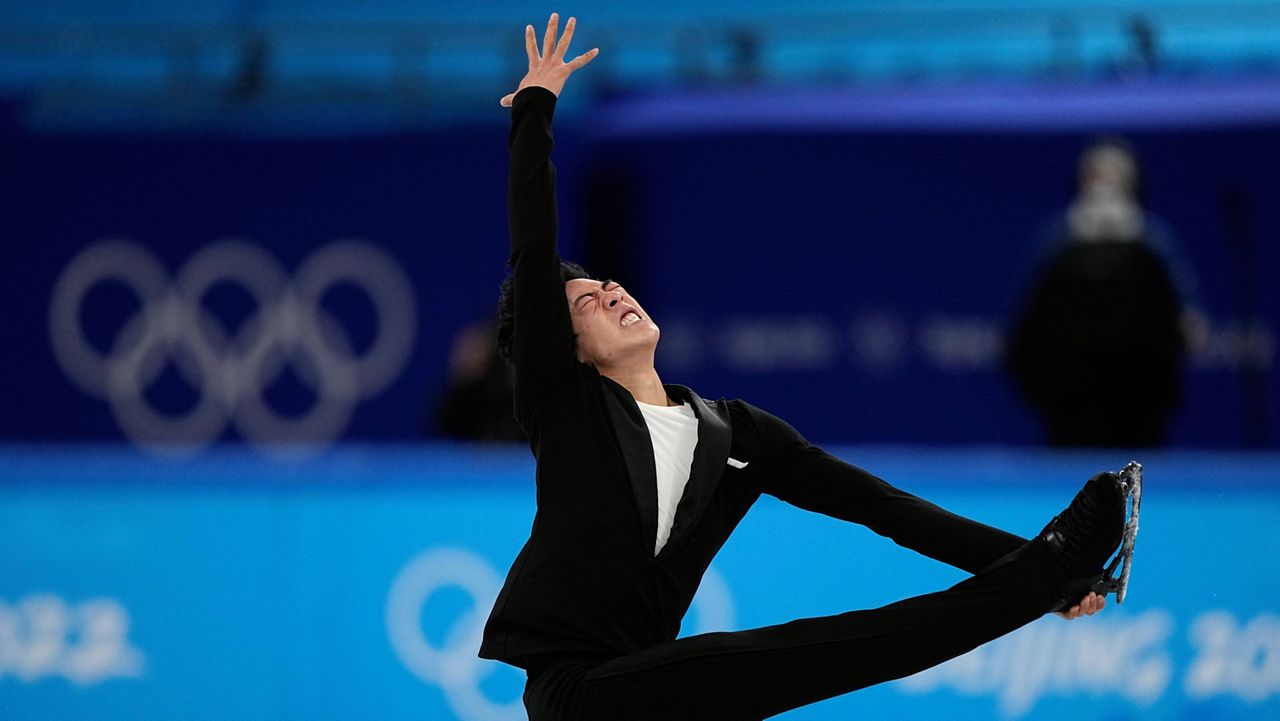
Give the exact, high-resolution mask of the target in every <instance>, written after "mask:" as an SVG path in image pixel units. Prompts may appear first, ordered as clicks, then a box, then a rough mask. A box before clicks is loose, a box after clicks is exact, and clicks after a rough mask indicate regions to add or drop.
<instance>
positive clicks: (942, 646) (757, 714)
mask: <svg viewBox="0 0 1280 721" xmlns="http://www.w3.org/2000/svg"><path fill="white" fill-rule="evenodd" d="M1066 583H1067V579H1066V577H1065V575H1064V574H1063V571H1062V566H1061V564H1060V563H1059V561H1058V560H1057V557H1056V555H1055V554H1054V553H1053V551H1052V550H1051V549H1050V548H1049V546H1048V545H1047V544H1046V543H1044V542H1043V541H1039V540H1036V541H1032V542H1030V543H1028V544H1027V545H1025V546H1023V547H1022V548H1020V549H1019V550H1017V551H1015V552H1014V553H1011V554H1009V555H1008V556H1006V557H1004V558H1003V559H1001V560H999V561H997V562H996V563H995V564H993V565H992V566H991V567H990V568H988V569H986V570H984V571H983V572H982V573H979V574H978V575H976V576H974V577H972V578H969V579H967V580H965V581H963V582H961V583H959V584H957V585H956V586H954V587H952V588H950V589H948V590H946V591H942V592H939V593H932V594H928V595H925V596H918V597H915V598H910V599H907V600H904V601H900V602H898V603H894V604H892V605H889V606H885V607H883V608H879V609H874V610H868V611H854V612H851V613H844V614H840V615H836V616H827V617H822V618H811V619H803V620H799V621H793V622H790V623H786V624H782V625H779V626H770V627H766V628H760V629H755V630H750V631H740V632H736V633H714V634H705V635H701V636H694V637H690V638H686V639H680V640H677V641H674V642H671V643H668V644H663V645H661V646H657V647H654V648H652V649H648V650H646V651H642V652H640V653H637V654H632V655H629V656H624V657H621V658H617V659H613V660H611V661H609V662H607V663H604V664H602V665H599V666H596V667H593V668H590V669H577V670H576V672H575V675H576V676H579V677H580V681H579V680H578V679H574V681H573V682H572V683H571V684H569V685H570V686H573V687H576V688H574V689H572V691H573V692H572V693H565V695H564V698H563V699H562V701H567V704H566V705H567V706H576V707H578V712H577V713H574V712H573V710H572V709H570V708H564V711H567V712H568V713H566V714H564V715H563V718H565V719H575V718H576V719H579V720H580V721H596V720H600V721H604V720H605V719H610V720H612V719H618V720H619V721H623V720H626V719H637V720H640V719H644V720H645V721H651V720H652V719H657V718H691V719H698V720H699V721H712V720H715V719H720V720H723V721H738V720H742V721H746V720H749V719H762V718H765V717H768V716H772V715H774V714H778V713H781V712H783V711H786V710H788V709H793V708H797V707H799V706H803V705H805V704H809V703H813V702H815V701H819V700H822V699H825V698H830V697H833V696H837V695H840V694H843V693H847V692H849V691H853V690H856V689H859V688H863V687H865V686H869V685H872V684H876V683H881V682H883V681H888V680H891V679H896V678H901V677H903V676H907V675H910V674H913V673H915V672H917V671H920V670H923V669H925V668H929V667H931V666H934V665H936V664H938V663H941V662H943V661H945V660H947V659H949V658H952V657H955V656H958V655H960V654H962V653H965V652H966V651H969V650H971V649H973V648H975V647H977V646H979V645H981V644H983V643H985V642H987V641H990V640H992V639H994V638H996V637H998V636H1001V635H1003V634H1005V633H1008V632H1009V631H1012V630H1014V629H1016V628H1018V627H1020V626H1022V625H1024V624H1026V623H1029V622H1031V621H1033V620H1035V619H1036V618H1039V617H1040V616H1041V615H1043V614H1044V613H1045V612H1046V611H1048V610H1049V608H1050V607H1052V606H1053V605H1054V603H1055V602H1056V601H1057V600H1058V599H1059V598H1060V597H1061V595H1062V594H1063V593H1064V588H1065V586H1066ZM565 690H566V691H568V689H565ZM537 693H538V691H537V690H536V689H535V690H534V694H533V695H534V696H535V697H536V696H537ZM575 697H576V698H575ZM533 700H534V701H535V703H536V702H537V700H538V699H536V698H535V699H533ZM531 719H533V720H534V721H539V719H538V718H537V716H536V715H535V714H533V713H531Z"/></svg>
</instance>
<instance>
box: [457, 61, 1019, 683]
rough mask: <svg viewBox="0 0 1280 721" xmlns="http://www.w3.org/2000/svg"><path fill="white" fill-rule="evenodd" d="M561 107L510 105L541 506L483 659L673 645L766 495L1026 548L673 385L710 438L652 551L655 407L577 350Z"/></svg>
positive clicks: (976, 553)
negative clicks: (558, 134)
mask: <svg viewBox="0 0 1280 721" xmlns="http://www.w3.org/2000/svg"><path fill="white" fill-rule="evenodd" d="M554 108H555V96H554V95H553V94H552V93H550V92H549V91H547V90H545V89H543V88H537V87H532V88H526V89H525V90H522V91H520V93H519V94H518V95H517V96H516V98H515V103H514V106H513V109H512V129H511V137H510V146H511V164H510V179H509V180H510V185H509V198H508V200H509V207H508V210H509V213H510V224H511V259H510V262H511V265H512V268H513V273H514V293H515V329H514V340H513V355H514V361H515V367H516V387H515V400H516V402H515V408H516V419H517V421H518V422H519V423H520V425H521V427H522V428H523V429H524V430H525V432H526V433H527V434H528V437H529V443H530V446H531V448H532V450H533V454H534V457H535V458H536V459H537V514H536V515H535V517H534V520H533V528H532V530H531V532H530V536H529V540H528V542H527V543H526V544H525V546H524V548H523V549H522V550H521V551H520V554H519V556H517V557H516V560H515V562H514V563H513V564H512V566H511V571H510V572H509V573H508V575H507V579H506V583H505V585H504V586H503V588H502V591H501V593H500V594H499V596H498V599H497V602H496V603H495V604H494V607H493V611H492V613H491V614H490V616H489V621H488V623H487V624H486V626H485V631H484V640H483V643H482V645H481V648H480V655H481V656H483V657H485V658H495V659H501V660H503V661H506V662H508V663H512V664H514V665H517V666H524V667H528V666H529V665H530V664H533V663H536V662H537V659H538V658H539V657H542V658H546V657H548V656H563V655H565V654H568V653H582V654H584V655H591V656H594V657H599V658H605V657H612V656H619V655H623V654H627V653H630V652H634V651H638V650H641V649H644V648H648V647H651V646H654V645H656V644H659V643H663V642H666V641H670V640H672V639H674V638H675V637H676V634H677V633H678V632H679V629H680V619H681V618H682V617H683V616H684V614H685V611H686V610H687V609H688V607H689V604H690V602H691V601H692V599H693V595H694V592H695V591H696V590H697V588H698V583H699V581H700V580H701V578H702V575H703V573H704V572H705V571H706V568H707V566H708V565H709V564H710V563H711V559H712V558H713V557H714V556H715V554H716V552H717V551H718V550H719V549H720V547H721V546H722V545H723V544H724V542H725V540H726V539H728V537H729V534H730V533H731V532H732V531H733V529H734V527H735V526H736V525H737V524H738V522H739V521H740V520H741V519H742V517H743V515H744V514H746V512H747V509H749V508H750V507H751V505H752V503H754V502H755V500H756V499H757V498H758V497H759V496H760V494H761V493H769V494H771V495H774V496H776V497H778V498H780V499H782V500H784V501H786V502H788V503H791V504H793V505H796V506H799V507H801V508H805V509H809V510H813V511H818V512H821V513H825V514H828V515H831V516H835V517H837V518H842V519H845V520H848V521H853V522H856V523H861V524H864V525H866V526H868V527H869V528H871V529H872V530H873V531H875V532H876V533H879V534H881V535H884V536H888V537H890V538H892V539H893V540H894V541H896V542H898V543H899V544H901V545H903V546H906V547H908V548H912V549H915V550H917V551H919V552H921V553H924V554H926V555H928V556H930V557H932V558H936V559H938V560H941V561H944V562H946V563H949V564H952V565H954V566H957V567H959V568H962V569H965V570H967V571H970V572H977V571H978V570H980V569H982V568H983V567H985V566H987V565H988V564H990V563H991V562H992V561H994V560H995V559H997V558H999V557H1001V556H1003V555H1005V554H1007V553H1009V552H1011V551H1013V550H1014V549H1015V548H1017V547H1018V546H1019V545H1021V544H1022V543H1023V539H1021V538H1018V537H1017V536H1013V535H1011V534H1008V533H1005V532H1003V531H999V530H996V529H993V528H990V527H988V526H984V525H982V524H979V523H975V522H973V521H969V520H967V519H964V518H961V517H959V516H956V515H953V514H951V513H948V512H946V511H944V510H942V509H940V508H938V507H937V506H934V505H932V504H930V503H928V502H926V501H923V500H921V499H919V498H916V497H915V496H912V495H911V494H908V493H905V492H903V491H900V490H898V489H896V488H894V487H893V486H891V485H889V484H888V483H885V482H884V481H882V480H880V479H878V478H876V477H874V476H872V475H871V474H869V473H867V472H865V471H863V470H861V469H858V468H856V467H854V466H851V465H848V464H846V463H844V462H843V461H841V460H839V459H837V458H835V457H834V456H831V455H829V454H827V453H826V452H824V451H823V450H822V449H820V448H818V447H816V446H814V445H811V444H810V443H808V442H807V441H806V440H805V439H804V438H802V437H801V436H800V434H799V433H797V432H796V431H795V430H794V429H793V428H791V426H789V425H787V424H786V423H784V422H783V421H781V420H779V419H778V418H775V417H774V416H771V415H769V414H768V413H765V412H764V411H761V410H759V409H757V408H755V407H753V406H751V405H749V404H747V403H744V402H742V401H737V400H733V401H726V400H719V401H715V402H708V401H704V400H703V399H702V398H699V397H698V395H697V394H696V393H694V392H693V391H692V390H689V389H688V388H685V387H683V386H675V385H672V386H667V392H668V393H669V394H670V395H671V396H672V397H673V398H675V399H678V400H682V401H685V402H687V403H689V404H690V405H691V406H692V408H693V411H694V413H695V414H696V415H697V417H698V443H697V447H696V448H695V451H694V458H693V465H692V468H691V469H690V476H689V481H688V483H687V484H686V486H685V490H684V495H683V497H682V498H681V500H680V503H679V505H678V507H677V510H676V518H675V524H674V526H673V528H672V530H671V535H670V538H669V539H668V541H667V543H666V545H665V546H664V547H663V548H662V551H661V553H659V554H658V555H657V556H655V555H654V553H653V549H654V545H655V536H656V534H657V515H658V514H657V503H658V500H657V489H656V473H655V470H654V456H653V447H652V444H651V441H650V438H649V433H648V430H647V428H646V427H645V422H644V417H643V416H642V414H641V413H640V410H639V407H638V406H637V405H636V402H635V399H634V398H633V397H632V396H631V394H630V393H629V392H628V391H627V390H626V389H625V388H623V387H622V386H620V385H618V384H617V383H615V382H613V381H612V380H610V379H609V378H607V377H604V376H601V375H600V374H599V373H597V372H596V370H595V369H594V368H593V367H591V366H588V365H584V364H582V363H579V362H577V360H576V358H575V355H574V348H573V328H572V325H571V323H570V319H569V306H568V302H567V300H566V298H565V293H564V283H563V281H562V280H561V276H560V268H559V262H560V259H559V256H558V255H557V252H556V213H555V208H556V204H555V168H554V167H553V166H552V164H551V149H552V137H551V118H552V114H553V111H554ZM730 458H732V459H734V460H735V461H736V462H737V463H736V464H733V465H731V464H730V463H729V459H730ZM743 464H745V466H743ZM738 466H742V467H738ZM761 582H767V575H766V576H762V578H761Z"/></svg>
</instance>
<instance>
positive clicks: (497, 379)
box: [429, 318, 524, 441]
mask: <svg viewBox="0 0 1280 721" xmlns="http://www.w3.org/2000/svg"><path fill="white" fill-rule="evenodd" d="M496 329H497V322H496V319H493V318H489V319H486V320H480V321H476V322H474V323H470V324H468V325H467V326H466V327H464V328H463V329H462V330H460V331H458V334H457V335H455V336H454V337H453V342H452V343H451V344H450V346H449V368H448V378H447V380H446V382H445V388H444V392H443V393H442V394H441V396H440V399H439V402H438V403H437V404H436V405H435V406H434V408H433V412H432V413H431V414H430V415H431V416H433V417H432V418H430V419H429V421H434V425H435V429H436V431H438V433H439V434H440V435H442V436H444V437H445V438H450V439H452V440H458V441H517V440H522V439H523V438H524V434H523V433H521V432H520V427H519V426H517V425H516V420H515V414H514V409H513V408H512V405H511V394H512V390H513V388H512V385H511V367H510V366H508V365H507V364H506V363H505V362H504V361H503V360H502V358H501V356H499V355H498V346H497V344H496V343H495V342H494V334H495V332H496Z"/></svg>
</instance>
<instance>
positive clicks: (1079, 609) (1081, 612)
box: [1058, 591, 1107, 621]
mask: <svg viewBox="0 0 1280 721" xmlns="http://www.w3.org/2000/svg"><path fill="white" fill-rule="evenodd" d="M1106 606H1107V597H1106V596H1099V595H1098V594H1096V593H1094V592H1092V591H1090V592H1089V595H1088V596H1085V597H1084V598H1082V599H1080V603H1077V604H1076V605H1074V606H1072V607H1071V608H1069V609H1067V610H1066V611H1059V612H1058V615H1059V616H1062V617H1063V618H1065V619H1067V620H1068V621H1070V620H1072V619H1075V618H1080V617H1081V616H1092V615H1093V614H1095V613H1097V612H1098V611H1101V610H1102V609H1104V608H1106Z"/></svg>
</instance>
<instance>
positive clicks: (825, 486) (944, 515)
mask: <svg viewBox="0 0 1280 721" xmlns="http://www.w3.org/2000/svg"><path fill="white" fill-rule="evenodd" d="M751 415H752V419H753V420H754V421H755V425H756V428H755V431H756V433H758V438H759V441H760V449H759V450H760V453H759V454H758V455H757V456H756V458H755V459H753V462H756V461H759V462H762V466H763V467H762V468H761V471H762V472H763V473H764V474H765V475H764V485H763V491H764V492H765V493H768V494H769V495H771V496H774V497H775V498H778V499H780V500H782V501H786V502H787V503H789V504H791V505H793V506H796V507H797V508H803V509H805V510H807V511H814V512H816V513H822V514H824V515H827V516H831V517H833V518H839V519H841V520H844V521H851V522H853V523H859V524H861V525H864V526H866V527H867V528H869V529H871V530H872V531H874V532H876V533H878V534H880V535H881V536H885V537H887V538H889V539H891V540H893V542H894V543H897V544H898V545H900V546H903V547H905V548H909V549H911V550H913V551H916V552H918V553H921V554H923V555H925V556H928V557H929V558H932V559H934V560H937V561H941V562H943V563H946V564H949V565H952V566H955V567H956V568H960V569H963V570H965V571H968V572H969V573H977V572H979V571H981V570H982V569H984V568H986V567H987V566H989V565H990V564H991V563H993V562H994V561H996V560H997V559H999V558H1001V557H1002V556H1005V555H1007V554H1009V553H1011V552H1012V551H1014V550H1015V549H1017V548H1018V547H1019V546H1021V545H1022V544H1024V543H1026V541H1025V539H1022V538H1019V537H1018V536H1015V535H1013V534H1011V533H1006V532H1005V531H1001V530H999V529H996V528H992V527H991V526H987V525H985V524H982V523H978V522H977V521H971V520H969V519H967V518H964V517H962V516H958V515H956V514H954V513H951V512H949V511H946V510H944V509H942V508H939V507H938V506H936V505H934V504H932V503H930V502H928V501H926V500H924V499H922V498H918V497H916V496H914V495H912V494H910V493H907V492H906V491H903V490H900V489H898V488H895V487H893V486H892V485H890V484H888V483H886V482H885V481H883V480H881V479H879V478H877V477H875V476H873V475H871V474H870V473H868V472H866V471H864V470H862V469H861V468H858V467H857V466H853V465H850V464H848V463H845V462H844V461H842V460H840V459H839V458H836V457H835V456H833V455H831V454H830V453H827V452H826V451H824V450H822V449H821V448H819V447H817V446H815V445H813V444H811V443H809V442H808V441H807V440H805V439H804V437H803V436H801V435H800V434H799V433H798V432H796V430H795V429H794V428H792V427H791V426H790V425H788V424H787V423H786V422H784V421H782V420H780V419H779V418H776V417H775V416H772V415H770V414H768V413H765V412H764V411H761V410H759V409H756V408H752V414H751Z"/></svg>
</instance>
